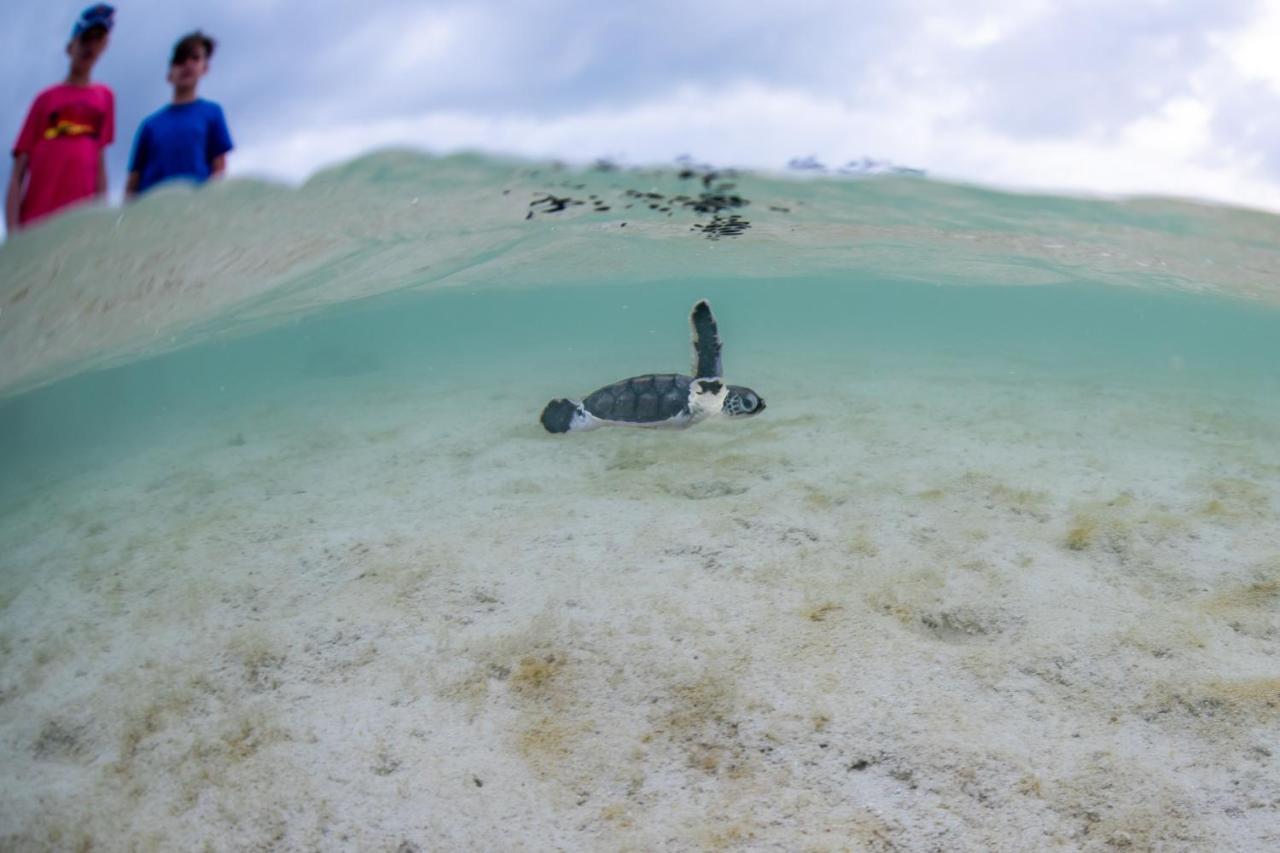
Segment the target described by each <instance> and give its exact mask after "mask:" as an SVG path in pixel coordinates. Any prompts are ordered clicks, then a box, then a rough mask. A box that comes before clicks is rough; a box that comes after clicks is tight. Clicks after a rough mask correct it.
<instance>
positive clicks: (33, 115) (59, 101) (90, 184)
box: [13, 83, 116, 225]
mask: <svg viewBox="0 0 1280 853" xmlns="http://www.w3.org/2000/svg"><path fill="white" fill-rule="evenodd" d="M115 101H116V99H115V95H113V94H112V93H111V90H110V89H108V88H107V87H106V86H103V85H102V84H101V83H93V84H90V85H88V86H72V85H69V84H67V83H59V84H58V85H56V86H50V87H49V88H48V89H45V90H44V91H43V92H41V93H40V94H39V95H36V99H35V102H34V103H32V104H31V111H30V112H29V113H27V121H26V123H25V124H24V125H23V126H22V132H21V133H19V134H18V141H17V142H15V143H14V144H13V153H14V155H18V154H26V155H27V156H28V157H29V158H30V160H29V161H28V165H27V188H26V192H25V193H23V196H22V205H21V207H20V208H19V211H18V222H19V223H20V224H23V225H25V224H27V223H30V222H33V221H35V220H36V219H39V218H40V217H42V216H48V215H49V214H50V213H53V212H54V211H56V210H59V209H61V208H63V207H66V206H67V205H69V204H73V203H75V202H77V201H82V200H84V199H88V198H93V196H94V194H95V193H97V191H98V169H99V168H100V167H101V156H100V155H101V153H102V149H103V148H106V147H107V146H108V145H110V144H111V142H112V140H114V139H115V135H116V103H115Z"/></svg>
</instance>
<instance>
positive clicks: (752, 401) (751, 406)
mask: <svg viewBox="0 0 1280 853" xmlns="http://www.w3.org/2000/svg"><path fill="white" fill-rule="evenodd" d="M745 400H746V404H747V411H748V412H754V411H755V410H756V405H757V404H758V401H757V400H756V395H755V394H748V395H747V396H746V398H745Z"/></svg>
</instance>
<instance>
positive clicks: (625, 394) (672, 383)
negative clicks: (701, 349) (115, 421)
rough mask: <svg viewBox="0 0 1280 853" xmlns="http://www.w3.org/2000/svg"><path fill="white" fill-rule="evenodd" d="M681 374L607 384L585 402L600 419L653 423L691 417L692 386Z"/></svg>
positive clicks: (668, 374)
mask: <svg viewBox="0 0 1280 853" xmlns="http://www.w3.org/2000/svg"><path fill="white" fill-rule="evenodd" d="M692 382H693V380H692V379H691V378H690V377H688V376H681V375H680V374H678V373H650V374H646V375H644V376H633V377H631V378H630V379H623V380H622V381H621V382H615V383H613V384H612V385H606V386H605V387H604V388H601V389H600V390H599V391H595V392H593V393H592V394H591V395H590V396H589V397H587V398H586V399H585V400H583V401H582V406H583V408H585V409H586V410H587V411H588V412H590V413H591V414H593V415H595V416H596V417H597V418H600V419H601V420H606V421H622V422H624V423H631V424H652V423H661V422H662V421H668V420H671V419H673V418H678V417H679V416H681V415H687V414H689V385H690V384H691V383H692Z"/></svg>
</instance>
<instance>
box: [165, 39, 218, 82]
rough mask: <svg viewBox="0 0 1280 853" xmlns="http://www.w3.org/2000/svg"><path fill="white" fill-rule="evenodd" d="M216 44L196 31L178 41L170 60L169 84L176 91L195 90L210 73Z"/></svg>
mask: <svg viewBox="0 0 1280 853" xmlns="http://www.w3.org/2000/svg"><path fill="white" fill-rule="evenodd" d="M215 45H216V42H214V40H213V39H212V38H210V37H209V36H207V35H205V34H204V33H202V32H200V31H199V30H196V31H195V32H194V33H188V34H187V35H185V36H183V37H182V38H180V39H178V43H177V44H175V45H174V46H173V57H172V58H171V59H170V60H169V82H170V83H172V84H173V87H174V88H175V89H194V88H195V87H196V84H197V83H199V82H200V78H201V77H203V76H204V75H205V74H206V73H208V71H209V58H210V57H211V56H213V49H214V47H215Z"/></svg>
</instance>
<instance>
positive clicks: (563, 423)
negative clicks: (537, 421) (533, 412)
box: [542, 397, 582, 433]
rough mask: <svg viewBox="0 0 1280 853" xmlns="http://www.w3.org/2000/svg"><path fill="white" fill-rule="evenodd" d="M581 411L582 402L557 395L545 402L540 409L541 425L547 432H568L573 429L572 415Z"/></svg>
mask: <svg viewBox="0 0 1280 853" xmlns="http://www.w3.org/2000/svg"><path fill="white" fill-rule="evenodd" d="M581 411H582V404H581V403H575V402H574V401H573V400H566V399H564V398H563V397H559V398H557V399H555V400H552V401H551V402H550V403H547V406H546V408H544V409H543V410H542V425H543V426H544V427H546V428H547V432H557V433H559V432H568V431H569V430H571V429H573V421H574V416H575V415H578V414H579V413H580V412H581Z"/></svg>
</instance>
